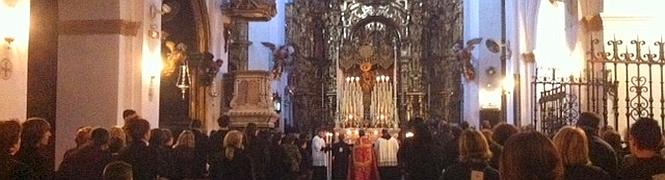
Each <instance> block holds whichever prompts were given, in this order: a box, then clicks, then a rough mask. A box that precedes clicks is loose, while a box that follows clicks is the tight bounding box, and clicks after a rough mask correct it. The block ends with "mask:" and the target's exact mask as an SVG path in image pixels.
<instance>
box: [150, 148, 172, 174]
mask: <svg viewBox="0 0 665 180" xmlns="http://www.w3.org/2000/svg"><path fill="white" fill-rule="evenodd" d="M148 147H149V148H151V149H152V151H154V152H156V153H157V156H158V157H157V158H159V159H161V160H162V161H163V162H164V165H162V166H161V170H160V171H161V172H163V173H160V176H162V177H166V178H169V179H174V178H175V176H176V175H178V173H179V172H178V171H176V168H175V165H176V160H175V155H174V152H173V149H171V148H170V147H168V146H152V145H150V146H148Z"/></svg>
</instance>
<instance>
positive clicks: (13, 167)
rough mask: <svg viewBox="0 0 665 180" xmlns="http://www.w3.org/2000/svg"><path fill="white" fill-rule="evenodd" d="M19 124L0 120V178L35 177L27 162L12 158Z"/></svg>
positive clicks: (17, 142) (19, 128)
mask: <svg viewBox="0 0 665 180" xmlns="http://www.w3.org/2000/svg"><path fill="white" fill-rule="evenodd" d="M20 136H21V124H19V123H18V121H0V179H36V178H35V177H34V176H33V174H32V172H31V170H30V167H29V166H28V165H27V164H24V163H22V162H19V161H17V160H15V159H14V158H12V155H14V153H16V151H18V148H19V141H20V139H21V138H20Z"/></svg>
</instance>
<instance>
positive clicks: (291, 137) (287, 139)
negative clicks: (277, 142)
mask: <svg viewBox="0 0 665 180" xmlns="http://www.w3.org/2000/svg"><path fill="white" fill-rule="evenodd" d="M295 141H296V136H295V135H293V134H289V135H286V137H284V140H282V144H294V143H295Z"/></svg>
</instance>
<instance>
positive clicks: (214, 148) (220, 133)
mask: <svg viewBox="0 0 665 180" xmlns="http://www.w3.org/2000/svg"><path fill="white" fill-rule="evenodd" d="M228 132H229V130H225V129H220V130H215V131H212V132H211V133H210V139H209V141H208V148H209V149H210V154H213V153H215V152H218V151H221V150H222V148H223V147H224V137H225V136H226V133H228Z"/></svg>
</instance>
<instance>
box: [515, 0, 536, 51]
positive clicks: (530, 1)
mask: <svg viewBox="0 0 665 180" xmlns="http://www.w3.org/2000/svg"><path fill="white" fill-rule="evenodd" d="M540 2H541V0H519V1H518V2H517V9H518V12H517V16H518V21H519V29H520V33H521V34H522V35H521V39H522V41H521V42H522V43H523V45H521V46H520V52H522V53H532V52H533V50H534V49H535V48H536V27H537V25H538V9H539V8H540Z"/></svg>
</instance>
